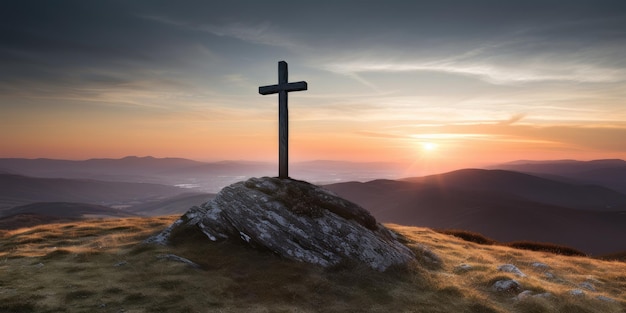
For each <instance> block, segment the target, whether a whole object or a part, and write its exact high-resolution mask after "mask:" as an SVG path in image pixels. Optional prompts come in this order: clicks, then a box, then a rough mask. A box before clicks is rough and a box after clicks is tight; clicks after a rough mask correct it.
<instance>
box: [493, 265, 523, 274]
mask: <svg viewBox="0 0 626 313" xmlns="http://www.w3.org/2000/svg"><path fill="white" fill-rule="evenodd" d="M498 271H501V272H507V273H513V274H515V275H517V276H519V277H526V274H524V273H522V271H520V270H519V268H517V266H515V265H513V264H503V265H500V266H498Z"/></svg>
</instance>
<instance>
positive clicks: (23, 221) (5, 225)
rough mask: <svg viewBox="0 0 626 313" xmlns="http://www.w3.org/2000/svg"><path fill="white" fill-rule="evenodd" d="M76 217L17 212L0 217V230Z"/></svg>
mask: <svg viewBox="0 0 626 313" xmlns="http://www.w3.org/2000/svg"><path fill="white" fill-rule="evenodd" d="M76 220H78V219H75V218H63V217H58V216H49V215H41V214H33V213H23V214H15V215H10V216H5V217H0V230H12V229H19V228H25V227H33V226H37V225H45V224H52V223H61V222H70V221H76Z"/></svg>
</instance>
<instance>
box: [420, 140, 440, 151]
mask: <svg viewBox="0 0 626 313" xmlns="http://www.w3.org/2000/svg"><path fill="white" fill-rule="evenodd" d="M422 149H423V150H424V151H434V150H437V144H435V143H432V142H422Z"/></svg>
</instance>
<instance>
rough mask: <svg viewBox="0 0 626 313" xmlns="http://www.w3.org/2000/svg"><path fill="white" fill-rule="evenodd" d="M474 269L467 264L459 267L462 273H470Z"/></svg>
mask: <svg viewBox="0 0 626 313" xmlns="http://www.w3.org/2000/svg"><path fill="white" fill-rule="evenodd" d="M472 268H473V267H472V266H471V265H469V264H465V263H463V264H461V265H459V266H457V269H459V270H462V271H469V270H471V269H472Z"/></svg>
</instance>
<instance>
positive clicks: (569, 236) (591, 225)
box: [325, 170, 626, 254]
mask: <svg viewBox="0 0 626 313" xmlns="http://www.w3.org/2000/svg"><path fill="white" fill-rule="evenodd" d="M325 187H326V188H328V189H330V190H332V191H334V192H336V193H337V194H339V195H340V196H342V197H345V198H346V199H348V200H351V201H353V202H356V203H357V204H359V205H361V206H363V207H364V208H366V209H368V210H369V211H370V212H371V213H372V214H373V215H374V216H375V217H376V219H378V220H379V221H382V222H391V223H398V224H403V225H414V226H425V227H433V228H458V229H465V230H470V231H475V232H479V233H482V234H485V235H487V236H489V237H492V238H494V239H496V240H498V241H504V242H506V241H516V240H533V241H540V242H553V243H557V244H563V245H567V246H572V247H574V248H577V249H579V250H582V251H585V252H587V253H592V254H604V253H611V252H616V251H623V250H626V242H624V241H619V240H618V241H616V240H611V239H609V238H626V210H625V211H620V210H623V206H622V205H623V204H624V201H626V197H625V196H623V195H621V194H619V193H617V192H613V191H611V190H608V189H606V188H601V187H597V186H577V185H572V184H567V183H562V182H557V181H551V180H547V179H544V178H539V177H533V176H531V175H526V174H520V173H514V172H506V171H489V170H461V171H455V172H450V173H446V174H441V175H433V176H427V177H423V178H413V179H407V180H402V181H394V180H376V181H370V182H367V183H358V182H350V183H340V184H333V185H326V186H325ZM606 199H611V201H610V202H606V201H607V200H606ZM583 208H586V210H583ZM620 208H621V209H620Z"/></svg>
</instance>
